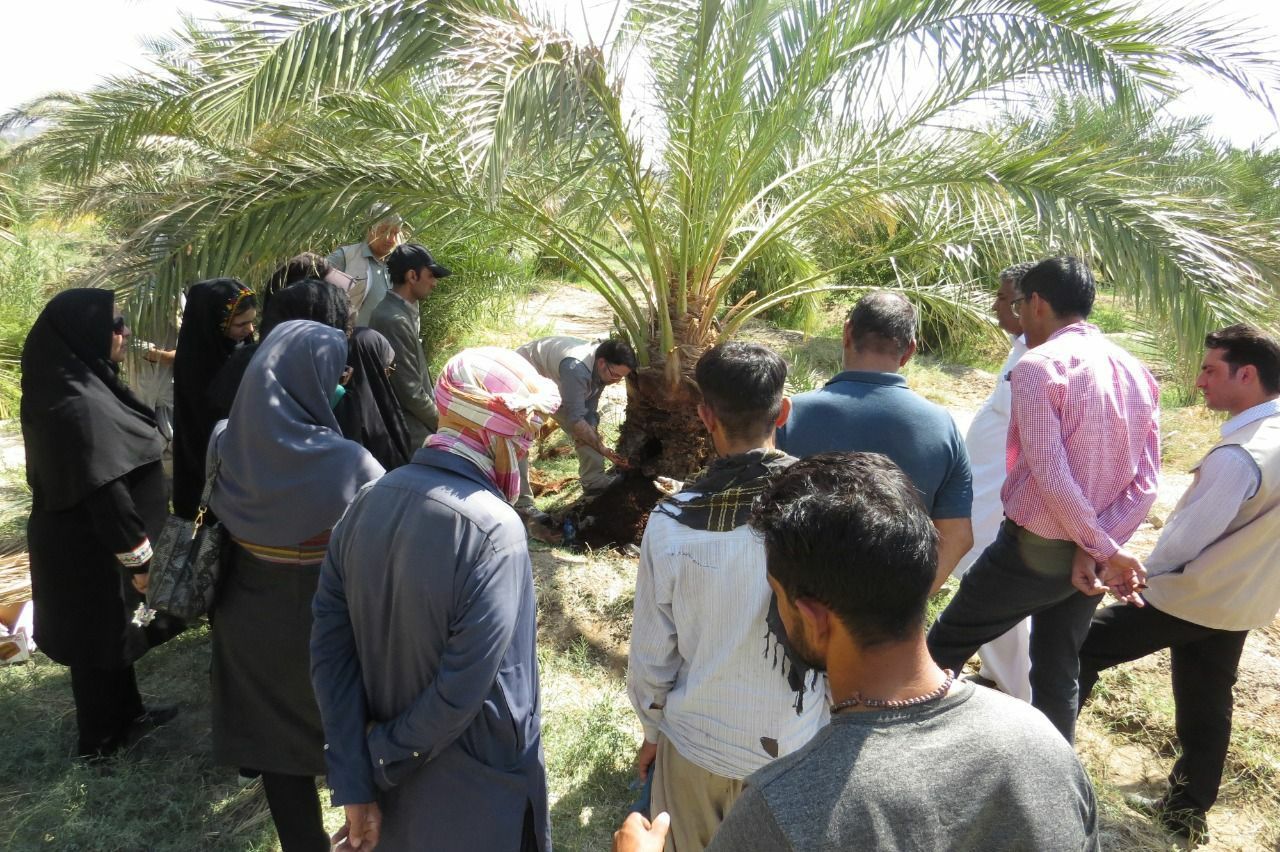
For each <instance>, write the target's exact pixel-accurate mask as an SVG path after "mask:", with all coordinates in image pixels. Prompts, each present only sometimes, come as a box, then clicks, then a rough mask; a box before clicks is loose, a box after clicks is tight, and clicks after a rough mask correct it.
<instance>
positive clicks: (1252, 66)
mask: <svg viewBox="0 0 1280 852" xmlns="http://www.w3.org/2000/svg"><path fill="white" fill-rule="evenodd" d="M230 5H232V6H234V7H235V8H236V9H237V11H238V13H239V15H240V17H239V18H238V19H237V20H236V21H234V22H229V23H227V24H225V25H223V26H222V27H203V28H202V27H198V26H195V25H190V26H188V28H187V29H186V30H185V31H184V32H182V33H180V34H178V36H177V37H176V38H175V39H174V40H173V41H172V42H171V43H169V44H166V45H157V46H156V47H157V50H158V51H159V52H160V55H161V56H162V66H161V70H160V71H159V72H157V73H156V74H154V75H150V76H147V77H141V78H130V79H122V80H115V81H111V82H110V83H108V84H106V85H104V86H102V87H100V88H99V89H97V90H95V91H94V92H91V93H89V94H88V95H85V96H67V97H63V98H58V99H49V100H46V101H44V102H42V103H41V104H38V105H36V107H35V108H34V109H33V110H30V111H29V112H31V113H39V114H40V115H42V116H43V117H45V118H46V119H47V120H49V121H51V122H52V124H53V127H52V128H51V129H50V130H49V131H47V132H46V133H44V134H42V135H41V136H40V137H39V138H38V139H37V140H36V141H35V142H33V143H31V144H29V145H27V146H25V148H24V150H23V152H22V153H24V154H26V155H31V156H38V157H40V158H41V159H42V161H43V162H45V163H46V164H47V168H48V174H49V175H51V176H52V177H54V178H55V179H57V180H59V181H62V182H63V183H64V184H65V185H66V188H67V198H68V200H69V203H71V204H73V205H76V206H79V207H86V206H87V207H91V208H99V207H105V208H108V209H111V210H113V211H115V214H116V216H117V218H119V219H120V220H121V221H122V222H126V223H127V224H128V235H127V237H126V239H124V240H123V241H122V243H121V245H120V247H119V249H118V251H117V252H116V253H115V254H114V256H113V257H112V258H111V260H110V263H109V264H107V266H106V267H105V268H104V271H103V273H102V277H103V278H108V277H109V278H110V279H111V280H113V281H115V282H117V283H120V282H134V283H135V284H137V283H142V282H150V281H154V282H155V284H156V287H157V289H158V291H159V292H161V293H174V292H176V290H177V288H178V287H179V286H181V285H184V284H186V283H189V282H190V281H192V280H195V279H196V278H198V277H202V276H205V275H210V274H225V273H228V272H230V273H234V274H241V275H244V276H246V277H248V278H249V279H253V278H254V277H255V276H258V275H260V274H261V272H262V271H263V270H265V269H266V268H267V267H269V266H271V265H273V264H274V263H275V262H277V261H278V259H280V258H282V257H284V256H287V255H289V254H292V253H294V252H295V251H297V250H299V249H301V248H304V247H316V246H321V247H324V246H328V245H332V244H334V243H336V242H337V241H338V240H339V238H340V237H345V236H346V235H349V234H350V233H351V232H352V231H353V230H358V229H359V228H360V227H362V226H363V224H364V223H363V222H353V221H352V218H353V217H352V216H351V214H350V212H349V211H353V210H357V211H364V210H367V209H369V206H370V204H371V203H372V202H374V201H383V202H387V203H391V204H392V205H394V206H395V207H396V208H397V209H398V210H402V211H403V212H404V213H405V215H406V217H407V218H409V219H410V220H411V221H415V220H425V221H432V222H441V223H456V225H457V226H458V227H460V228H461V229H462V230H463V231H470V232H474V233H479V232H483V231H484V228H485V227H488V226H494V227H497V228H499V229H500V230H501V232H502V233H504V234H507V235H508V240H509V239H510V237H515V238H517V239H519V240H523V241H527V242H528V243H529V244H532V245H534V246H537V247H538V249H539V251H540V252H541V253H542V254H543V255H544V256H547V257H550V258H555V259H557V260H558V261H559V262H560V263H561V264H563V265H564V266H565V267H566V268H568V269H570V270H572V271H574V272H575V273H576V274H577V275H578V276H580V277H581V278H582V279H583V280H585V281H586V282H587V283H589V284H590V285H591V286H592V287H594V288H595V289H596V290H598V291H599V292H600V293H601V294H602V295H603V296H604V297H605V299H607V300H608V302H609V304H610V306H611V308H612V309H613V311H614V313H615V316H616V320H617V325H618V327H619V329H620V331H621V332H622V333H623V334H624V335H626V336H627V337H628V338H629V339H630V340H631V341H632V342H633V343H634V344H635V345H636V347H637V349H638V350H639V352H640V356H641V361H642V364H643V369H642V370H641V371H639V373H638V374H637V375H636V378H635V379H634V380H632V381H630V382H629V383H628V390H629V395H630V403H629V407H628V417H627V422H626V423H625V424H624V428H623V438H622V448H623V450H624V451H625V452H627V453H628V454H629V455H631V456H632V458H633V460H635V461H637V462H639V463H640V466H641V467H642V468H643V469H644V470H645V472H646V473H667V474H674V475H685V474H687V473H688V472H689V469H690V466H691V464H692V463H693V462H694V461H695V460H696V459H697V456H698V452H699V450H698V446H697V444H698V440H699V439H697V438H696V437H695V436H697V435H699V434H700V433H701V429H699V428H697V424H696V423H695V422H694V421H693V420H692V417H691V406H690V405H689V404H688V403H689V401H690V399H691V398H692V397H693V396H694V395H695V394H696V389H694V387H693V385H692V383H691V381H690V379H689V374H690V371H691V368H692V365H693V362H694V361H695V360H696V358H697V356H698V354H700V352H701V351H702V350H703V349H704V348H705V347H706V346H708V345H710V344H711V343H712V342H714V341H715V340H716V339H719V338H722V337H727V336H730V335H733V334H734V333H735V332H736V331H737V330H738V329H739V328H740V327H741V325H742V323H744V322H746V321H747V320H749V319H750V318H751V317H753V316H756V315H758V314H760V313H761V312H764V311H767V310H770V309H772V308H774V307H776V306H778V305H781V304H783V303H785V302H788V301H789V300H792V299H795V298H796V297H799V296H804V295H806V294H809V293H812V292H817V291H820V290H822V289H825V288H827V287H830V286H832V285H833V284H834V283H835V282H837V281H843V282H845V283H844V284H843V285H840V286H851V287H856V286H862V285H864V284H867V283H872V282H874V283H877V284H891V285H893V286H896V287H899V288H901V289H903V290H904V291H906V292H908V294H909V295H910V296H911V297H912V298H913V299H915V300H916V301H917V302H918V303H920V304H922V305H923V306H924V307H925V308H926V309H927V310H928V311H930V312H934V313H937V314H938V315H940V316H947V317H950V318H952V319H953V320H954V321H961V322H976V321H978V317H980V316H981V307H980V305H981V302H983V301H985V299H986V296H985V295H983V296H982V297H981V299H979V298H978V297H977V290H978V287H979V282H982V281H983V280H984V279H985V278H986V277H987V276H989V275H990V274H991V272H993V271H994V269H996V268H998V267H1000V266H1002V265H1004V264H1005V263H1006V262H1007V261H1008V260H1009V259H1013V258H1022V257H1027V256H1030V255H1034V254H1040V253H1043V252H1046V251H1049V250H1052V251H1064V252H1065V251H1070V252H1075V253H1080V254H1084V255H1087V256H1089V257H1090V258H1091V259H1092V260H1093V262H1094V263H1095V264H1096V265H1097V267H1098V268H1099V270H1100V271H1101V272H1102V273H1103V275H1104V278H1105V280H1106V281H1107V283H1109V284H1110V285H1112V286H1115V287H1116V288H1117V289H1118V290H1119V291H1121V292H1124V293H1126V294H1128V295H1130V296H1131V297H1132V298H1134V299H1136V300H1140V302H1141V304H1142V305H1143V306H1144V307H1146V308H1147V309H1149V311H1150V315H1151V317H1152V319H1153V322H1154V323H1159V324H1161V325H1162V326H1163V327H1165V328H1168V329H1169V330H1170V331H1171V332H1172V333H1173V336H1174V338H1175V339H1177V340H1179V341H1181V342H1182V344H1183V345H1184V347H1185V349H1186V351H1190V350H1192V349H1194V348H1195V347H1197V346H1198V342H1199V337H1200V334H1201V332H1202V331H1203V329H1204V328H1206V327H1208V326H1211V325H1217V324H1221V323H1222V322H1224V321H1226V320H1231V321H1234V320H1237V319H1240V318H1243V317H1250V316H1256V315H1257V314H1258V313H1259V311H1260V310H1261V309H1262V307H1263V306H1264V305H1265V304H1266V303H1267V300H1268V299H1269V298H1270V297H1271V296H1272V289H1271V287H1272V283H1273V282H1274V281H1276V280H1277V279H1276V276H1275V268H1274V260H1273V255H1272V254H1271V252H1270V249H1269V241H1270V239H1271V235H1272V233H1273V230H1274V228H1273V224H1272V223H1271V222H1270V221H1268V220H1262V219H1259V218H1258V217H1256V216H1253V215H1251V214H1245V213H1242V212H1241V211H1240V210H1239V209H1237V208H1235V207H1233V206H1232V205H1230V204H1227V203H1224V202H1223V201H1222V199H1221V198H1218V197H1215V196H1212V195H1210V194H1206V193H1205V192H1201V191H1198V189H1197V187H1194V186H1192V187H1188V186H1186V185H1183V184H1179V183H1178V182H1177V181H1169V180H1163V179H1162V180H1156V179H1154V178H1153V176H1152V175H1151V174H1150V172H1149V171H1144V170H1142V169H1137V168H1134V167H1133V165H1134V152H1133V151H1132V150H1127V149H1124V148H1123V146H1122V145H1120V144H1117V143H1114V142H1113V143H1108V142H1106V140H1105V139H1098V140H1094V141H1093V142H1092V143H1091V144H1089V145H1088V146H1084V147H1081V146H1078V145H1076V144H1075V140H1072V139H1070V138H1067V137H1065V136H1062V135H1059V136H1055V137H1047V136H1046V135H1045V134H1034V133H1028V134H1024V135H1023V136H1021V137H1018V136H1016V135H1015V137H1014V138H1008V137H1007V136H1005V135H1004V134H999V133H992V132H990V131H984V130H983V129H982V126H983V122H982V121H975V120H974V119H973V117H972V115H973V112H974V110H975V108H977V109H987V110H989V108H990V105H991V104H993V103H995V104H999V103H1004V102H1009V101H1011V100H1015V101H1017V102H1024V101H1025V100H1026V99H1028V98H1030V99H1032V100H1031V102H1032V103H1036V102H1037V99H1038V100H1039V102H1044V103H1051V98H1052V97H1053V96H1054V95H1055V94H1061V95H1070V96H1072V97H1076V98H1088V99H1090V100H1091V101H1092V102H1094V103H1096V104H1099V105H1103V106H1105V109H1106V110H1107V114H1108V115H1110V116H1113V117H1120V118H1125V117H1130V116H1137V115H1142V114H1144V110H1147V109H1149V108H1150V107H1151V105H1152V104H1153V103H1155V102H1157V101H1158V100H1159V99H1161V98H1163V97H1166V96H1168V95H1169V94H1170V93H1171V92H1172V91H1173V89H1174V87H1175V86H1176V81H1177V79H1178V75H1179V74H1180V73H1181V72H1182V71H1183V70H1185V69H1186V68H1189V67H1194V68H1199V69H1202V70H1207V71H1209V72H1211V73H1214V74H1217V75H1219V76H1222V77H1226V78H1227V79H1230V80H1232V81H1233V82H1235V83H1236V84H1238V85H1239V86H1240V87H1241V88H1243V89H1244V90H1245V91H1247V92H1249V93H1250V94H1251V95H1253V96H1254V97H1255V98H1257V99H1258V100H1260V101H1262V102H1264V103H1268V104H1269V100H1268V92H1269V91H1270V90H1271V89H1272V87H1273V86H1274V85H1275V83H1276V78H1277V67H1280V66H1277V65H1276V64H1275V63H1274V62H1273V61H1272V58H1271V57H1268V56H1265V55H1263V54H1261V53H1259V52H1257V51H1256V50H1255V49H1254V48H1253V47H1252V46H1251V45H1250V43H1249V40H1248V36H1247V34H1246V33H1245V31H1244V30H1243V29H1242V28H1239V27H1233V26H1229V25H1228V26H1224V25H1223V24H1222V23H1221V22H1220V21H1217V20H1214V21H1212V22H1210V21H1208V20H1207V19H1205V20H1202V19H1199V18H1197V17H1195V16H1192V15H1188V14H1183V13H1175V12H1170V13H1166V14H1163V15H1159V16H1155V17H1142V16H1140V15H1139V14H1138V13H1137V12H1136V10H1135V9H1134V8H1131V7H1128V6H1122V5H1117V4H1112V3H1107V2H1104V1H1103V0H879V2H869V0H868V1H867V2H863V1H862V0H852V2H851V1H850V0H841V2H836V0H633V2H631V3H629V4H627V5H626V6H625V7H620V9H619V12H618V17H617V19H616V22H615V23H616V26H614V27H613V28H612V29H611V34H610V36H609V38H607V39H606V40H604V41H602V42H600V43H589V42H581V41H578V40H575V39H574V38H573V37H571V36H570V35H569V34H568V33H566V32H564V31H563V30H562V29H559V28H557V27H555V26H553V25H551V24H550V23H548V22H547V21H546V20H545V19H544V18H542V17H541V16H539V15H537V14H536V13H534V12H532V11H529V10H526V9H523V8H521V7H520V6H519V5H517V4H516V3H514V2H511V0H469V2H468V0H447V2H439V0H430V1H429V2H428V0H394V2H393V0H376V1H375V2H364V3H349V2H336V0H335V2H324V1H323V0H295V2H275V3H236V4H230ZM636 95H638V96H639V97H635V96H636ZM357 218H358V217H357ZM481 223H483V224H481ZM846 237H847V238H848V250H847V251H846V252H845V253H844V254H842V255H840V256H838V257H833V256H832V253H831V252H825V253H824V252H823V251H821V250H820V249H821V248H822V247H823V246H824V245H826V246H829V245H830V243H831V242H832V241H833V240H843V239H845V238H846ZM188 247H189V248H188ZM188 251H189V253H188ZM824 260H825V261H826V262H824ZM833 260H834V262H832V261H833ZM770 270H772V271H773V272H772V273H770ZM778 270H782V272H781V273H779V272H778ZM886 270H888V272H886ZM744 276H745V278H744ZM747 286H750V288H751V289H746V287H747ZM765 287H767V292H765V291H764V288H765ZM735 288H737V289H736V290H735ZM731 294H732V298H731Z"/></svg>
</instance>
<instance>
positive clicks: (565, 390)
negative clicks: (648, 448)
mask: <svg viewBox="0 0 1280 852" xmlns="http://www.w3.org/2000/svg"><path fill="white" fill-rule="evenodd" d="M516 352H518V353H519V354H520V355H521V356H522V357H523V358H524V359H525V360H526V361H528V362H529V363H530V364H532V365H533V367H534V369H536V370H537V371H538V372H539V373H540V374H542V375H543V376H546V377H547V378H548V379H551V381H553V382H555V383H556V386H557V387H559V388H560V408H559V410H557V411H556V413H555V415H554V416H555V420H556V422H557V423H559V424H560V428H562V429H564V431H565V432H567V433H569V435H570V437H572V438H573V440H574V443H575V444H576V445H577V453H578V479H579V481H580V482H581V484H582V491H583V493H585V494H587V495H588V496H594V495H596V494H599V493H600V492H602V491H604V490H605V489H606V488H608V487H609V484H610V483H611V482H612V481H613V477H612V476H611V475H610V474H608V473H606V472H605V460H606V459H607V460H609V461H611V462H613V463H614V464H616V465H625V464H626V461H625V460H624V459H623V458H622V456H620V455H618V454H617V453H616V452H614V451H613V450H612V449H610V448H609V447H608V446H607V445H605V443H604V441H603V440H602V439H601V438H600V431H599V429H600V414H599V410H598V409H599V407H600V394H601V393H602V392H603V391H604V389H605V386H606V385H612V384H616V383H618V382H620V381H622V380H623V379H625V378H626V377H627V376H629V375H631V373H633V372H634V371H635V370H636V369H638V368H639V366H640V365H639V363H638V362H637V361H636V353H635V350H633V349H632V348H631V345H630V344H629V343H627V342H626V341H623V340H605V341H603V342H601V343H599V344H596V343H591V342H590V341H587V340H582V339H581V338H577V337H562V336H561V337H542V338H539V339H538V340H531V341H530V342H528V343H526V344H525V345H524V346H521V347H520V348H519V349H517V350H516ZM515 508H516V511H517V512H520V513H521V514H522V515H525V516H527V517H536V516H537V515H538V512H537V509H536V508H535V507H534V504H533V489H532V488H531V487H530V486H529V462H528V459H527V458H525V459H521V460H520V499H519V500H517V501H516V504H515Z"/></svg>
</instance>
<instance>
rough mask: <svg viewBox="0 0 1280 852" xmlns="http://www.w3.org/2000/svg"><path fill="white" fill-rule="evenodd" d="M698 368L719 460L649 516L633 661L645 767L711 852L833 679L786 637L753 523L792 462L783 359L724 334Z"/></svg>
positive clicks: (687, 840) (807, 735)
mask: <svg viewBox="0 0 1280 852" xmlns="http://www.w3.org/2000/svg"><path fill="white" fill-rule="evenodd" d="M694 375H695V378H696V379H697V382H698V387H699V388H700V389H701V391H702V400H703V401H702V404H701V405H699V406H698V415H699V417H701V419H702V422H703V424H705V425H706V427H707V431H709V432H710V433H711V440H712V443H713V444H714V446H715V450H716V453H717V454H718V455H719V456H720V458H718V459H717V460H715V461H714V462H712V464H711V466H710V467H709V468H708V469H707V470H706V472H705V473H703V474H702V476H701V478H699V479H698V480H697V481H696V482H693V483H692V484H690V485H688V486H686V487H685V490H684V491H683V492H681V493H680V494H677V495H676V496H674V497H672V498H671V499H669V500H665V501H663V502H662V503H659V504H658V507H657V508H656V509H655V510H654V512H653V513H652V514H651V515H650V516H649V524H648V527H647V528H646V530H645V533H644V540H643V543H642V544H641V548H640V568H639V572H638V574H637V576H636V597H635V619H634V624H633V627H632V632H631V656H630V660H629V663H628V666H627V692H628V693H629V695H630V696H631V703H632V704H633V705H634V706H635V708H636V712H637V713H639V714H640V721H641V723H642V725H643V726H644V734H645V742H644V745H643V746H642V747H641V749H640V754H639V756H638V758H637V764H638V768H639V772H640V775H641V778H642V779H644V778H646V777H647V775H648V773H649V772H650V771H652V772H653V773H654V777H653V787H652V790H653V793H652V801H653V805H654V808H655V810H657V811H662V810H665V811H669V812H670V813H671V815H672V817H673V819H674V822H673V828H672V840H673V844H672V845H673V846H674V848H675V850H676V852H701V850H702V849H703V848H705V847H706V845H707V844H708V843H709V842H710V841H711V837H712V835H714V834H715V832H716V829H717V828H718V827H719V825H720V822H721V820H723V819H724V816H725V814H727V813H728V812H729V808H730V807H732V805H733V802H734V800H735V799H736V798H737V797H738V795H739V793H740V792H741V791H742V779H744V778H746V777H747V776H748V775H750V774H751V773H752V772H755V771H756V770H757V769H760V768H761V767H764V766H766V765H768V764H769V763H770V762H772V761H773V760H774V759H775V758H777V757H779V756H781V755H785V754H789V753H791V752H794V751H795V750H796V749H798V748H800V747H801V746H803V745H804V744H805V743H807V742H808V741H809V740H810V739H811V738H812V737H813V735H814V734H816V733H817V732H818V731H819V730H820V729H821V727H822V726H823V725H824V724H826V721H827V708H826V697H827V696H826V684H825V683H824V682H823V680H822V678H821V677H820V676H819V675H818V674H817V672H814V671H812V670H810V669H809V668H808V667H807V666H805V665H804V664H803V663H797V662H792V661H788V660H787V657H786V653H785V651H784V649H783V647H782V646H781V643H780V640H781V635H782V625H781V622H780V621H778V620H777V608H776V606H774V605H773V602H772V593H771V592H770V591H769V585H768V583H767V582H766V581H765V571H764V547H763V545H762V543H761V542H760V540H759V538H757V537H756V536H755V535H753V534H752V532H751V530H750V529H749V528H748V527H747V516H748V515H749V514H750V512H751V506H752V502H753V501H754V500H755V498H756V497H757V496H758V495H759V494H760V493H761V492H763V491H764V489H765V488H766V486H767V484H768V480H769V477H771V476H773V475H775V474H777V473H779V472H781V471H782V470H783V469H785V468H786V467H787V466H788V465H790V464H791V463H792V462H794V461H795V459H793V458H792V457H790V456H788V455H787V454H785V453H783V452H781V451H779V450H776V449H774V447H773V436H774V431H775V429H776V428H777V426H778V425H779V424H781V423H782V422H783V421H785V420H786V418H787V414H788V412H789V410H790V405H789V400H787V399H785V398H784V397H783V395H782V390H783V384H784V383H785V381H786V378H787V365H786V364H785V363H783V361H782V359H781V358H780V357H778V355H777V353H775V352H773V351H771V350H769V349H767V348H765V347H763V346H758V345H754V344H747V343H724V344H721V345H720V346H717V347H715V348H713V349H710V350H708V351H707V352H706V353H704V354H703V356H702V357H701V358H700V359H699V360H698V364H697V367H696V368H695V373H694ZM766 637H772V638H771V639H767V638H766ZM762 642H763V643H765V644H764V645H763V647H762Z"/></svg>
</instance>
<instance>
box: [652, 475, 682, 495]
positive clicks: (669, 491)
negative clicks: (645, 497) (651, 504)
mask: <svg viewBox="0 0 1280 852" xmlns="http://www.w3.org/2000/svg"><path fill="white" fill-rule="evenodd" d="M653 487H654V488H656V489H658V490H659V491H661V492H662V493H663V495H664V496H667V497H670V496H672V495H673V494H679V493H680V492H681V491H682V490H683V489H684V483H683V482H681V481H680V480H678V479H672V478H671V477H669V476H655V477H654V478H653Z"/></svg>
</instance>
